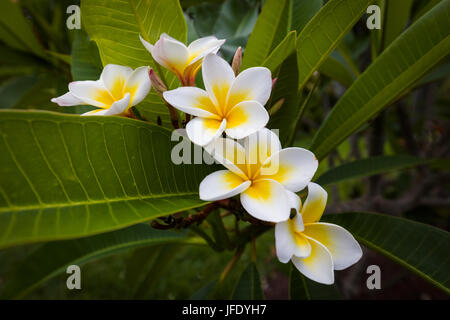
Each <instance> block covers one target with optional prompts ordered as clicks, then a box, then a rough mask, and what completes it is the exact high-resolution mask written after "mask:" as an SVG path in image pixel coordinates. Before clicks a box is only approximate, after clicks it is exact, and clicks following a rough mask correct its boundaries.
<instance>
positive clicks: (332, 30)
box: [297, 0, 374, 88]
mask: <svg viewBox="0 0 450 320" xmlns="http://www.w3.org/2000/svg"><path fill="white" fill-rule="evenodd" d="M373 1H374V0H330V1H328V2H327V4H326V5H325V6H323V7H322V9H320V11H319V12H318V13H317V14H316V15H315V16H314V17H313V18H312V19H311V20H310V21H309V23H308V24H307V25H306V26H305V27H304V28H303V30H302V32H301V33H300V34H299V35H298V39H297V58H298V70H299V87H300V88H302V87H303V86H304V85H305V83H306V82H307V81H308V79H309V77H310V76H311V75H312V74H313V72H314V71H316V70H317V69H318V68H319V66H320V65H321V64H322V63H323V62H324V61H325V59H326V58H327V57H328V56H329V55H330V54H331V52H332V51H333V50H334V49H335V48H336V46H337V45H338V44H339V42H340V40H341V39H342V38H343V37H344V36H345V35H346V34H347V32H348V31H349V30H350V29H351V28H352V26H353V25H354V24H355V23H356V22H357V21H358V19H359V18H360V17H361V16H362V14H363V13H364V12H365V11H366V9H367V6H368V5H369V4H370V3H372V2H373Z"/></svg>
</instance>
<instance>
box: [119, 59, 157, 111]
mask: <svg viewBox="0 0 450 320" xmlns="http://www.w3.org/2000/svg"><path fill="white" fill-rule="evenodd" d="M148 72H149V67H139V68H137V69H136V70H134V71H133V72H132V73H131V74H130V75H129V77H128V78H127V80H126V82H125V85H124V88H123V92H124V93H127V92H128V93H130V95H131V97H130V99H131V100H130V105H131V106H135V105H137V104H139V103H140V102H142V100H144V99H145V97H146V96H147V95H148V93H149V91H150V88H151V83H150V77H149V75H148Z"/></svg>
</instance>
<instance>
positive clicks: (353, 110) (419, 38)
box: [311, 0, 450, 159]
mask: <svg viewBox="0 0 450 320" xmlns="http://www.w3.org/2000/svg"><path fill="white" fill-rule="evenodd" d="M449 11H450V0H446V1H442V2H441V3H440V4H439V5H437V6H436V7H434V8H433V9H432V10H430V11H429V12H428V13H427V14H425V15H424V16H423V17H422V18H421V19H419V20H418V21H417V22H415V23H414V24H413V25H412V26H411V27H410V28H408V29H407V30H406V31H405V32H404V33H403V34H402V35H401V36H400V37H398V38H397V39H396V40H395V41H394V42H393V43H392V44H391V45H390V46H389V47H388V48H387V49H386V50H385V51H384V52H383V53H382V54H381V55H380V56H379V57H378V58H377V59H376V60H375V61H374V63H373V64H372V65H370V66H369V68H367V70H366V71H365V72H364V73H363V74H362V75H361V76H360V77H359V78H358V79H357V80H356V81H355V82H354V84H353V85H352V86H351V87H350V88H349V89H348V90H347V92H346V93H345V94H344V96H343V97H342V98H341V99H340V100H339V101H338V103H337V104H336V105H335V106H334V108H333V109H332V111H331V113H330V114H329V116H328V117H327V119H326V120H325V122H324V123H323V124H322V126H321V127H320V129H319V131H318V132H317V133H316V135H315V137H314V139H313V142H312V145H311V149H312V151H313V152H314V153H315V154H316V156H317V158H319V159H322V158H323V157H324V156H326V155H327V154H328V153H329V152H330V151H331V150H333V148H335V147H336V146H337V145H339V144H340V143H341V142H342V141H343V140H344V139H345V138H347V137H348V136H349V135H351V134H352V133H353V132H355V131H356V130H357V129H358V128H359V127H361V125H363V124H364V123H366V122H367V121H368V120H369V119H370V118H372V117H373V116H374V115H376V114H377V113H378V112H380V111H381V110H382V109H383V108H385V107H386V106H388V105H389V103H391V102H392V101H393V100H394V99H395V98H396V97H397V96H398V95H399V94H401V93H402V92H404V90H406V89H407V88H408V87H409V86H411V85H412V84H414V83H415V82H416V81H417V80H418V79H419V78H420V77H422V76H423V75H424V74H425V73H426V72H427V71H429V70H431V69H432V68H433V67H434V66H435V65H436V64H437V63H439V61H441V60H442V59H443V58H445V57H446V56H447V55H448V53H449V51H450V37H449V34H448V30H449V28H450V19H449V15H448V12H449Z"/></svg>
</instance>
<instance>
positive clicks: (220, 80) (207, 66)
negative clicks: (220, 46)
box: [202, 54, 234, 107]
mask: <svg viewBox="0 0 450 320" xmlns="http://www.w3.org/2000/svg"><path fill="white" fill-rule="evenodd" d="M202 74H203V82H204V84H205V88H206V91H207V92H208V94H209V97H210V98H211V100H212V101H213V102H214V104H216V105H218V106H222V107H225V106H226V100H227V96H228V91H229V89H230V87H231V84H232V82H233V80H234V71H233V69H231V67H230V65H229V64H228V62H226V61H225V60H224V59H222V58H221V57H219V56H216V55H215V54H208V55H207V56H206V57H205V59H204V60H203V65H202Z"/></svg>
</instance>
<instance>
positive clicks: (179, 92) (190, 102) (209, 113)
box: [163, 87, 221, 120]
mask: <svg viewBox="0 0 450 320" xmlns="http://www.w3.org/2000/svg"><path fill="white" fill-rule="evenodd" d="M163 97H164V99H165V100H166V101H167V102H168V103H169V104H170V105H172V106H174V107H175V108H177V109H178V110H181V111H183V112H185V113H188V114H191V115H193V116H196V117H202V118H211V119H218V120H219V119H221V118H220V117H219V116H217V110H216V109H215V107H214V105H213V104H212V102H211V100H210V99H209V96H208V93H207V92H206V91H205V90H202V89H200V88H196V87H180V88H177V89H175V90H170V91H165V92H164V93H163Z"/></svg>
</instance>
